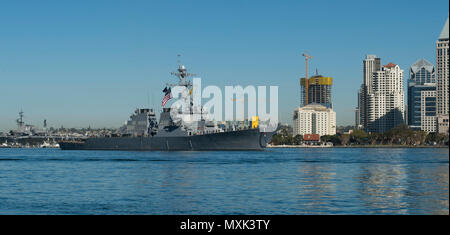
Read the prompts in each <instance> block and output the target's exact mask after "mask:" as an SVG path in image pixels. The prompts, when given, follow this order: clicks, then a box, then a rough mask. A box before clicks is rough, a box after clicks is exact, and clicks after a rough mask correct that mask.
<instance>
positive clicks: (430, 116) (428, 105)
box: [407, 59, 436, 132]
mask: <svg viewBox="0 0 450 235" xmlns="http://www.w3.org/2000/svg"><path fill="white" fill-rule="evenodd" d="M435 82H436V80H435V70H434V66H433V65H432V64H431V63H430V62H428V61H426V60H425V59H421V60H418V61H417V62H415V63H414V64H413V65H411V68H410V69H409V80H408V105H407V107H408V108H407V113H408V115H407V121H408V122H407V123H408V126H409V127H411V128H413V129H416V130H423V131H426V132H435V131H436V83H435Z"/></svg>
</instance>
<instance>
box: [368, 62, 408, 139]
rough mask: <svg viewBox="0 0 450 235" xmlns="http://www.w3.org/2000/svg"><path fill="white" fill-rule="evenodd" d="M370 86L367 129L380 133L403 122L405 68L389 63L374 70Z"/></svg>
mask: <svg viewBox="0 0 450 235" xmlns="http://www.w3.org/2000/svg"><path fill="white" fill-rule="evenodd" d="M368 87H371V89H369V90H368V96H367V113H368V114H367V130H368V131H369V132H378V133H380V132H385V131H388V130H390V129H392V128H394V127H396V126H398V125H400V124H403V123H404V92H403V70H402V69H400V67H399V66H398V65H396V64H393V63H389V64H387V65H385V66H383V67H382V68H381V70H378V71H375V72H373V76H372V81H371V84H370V85H369V86H368Z"/></svg>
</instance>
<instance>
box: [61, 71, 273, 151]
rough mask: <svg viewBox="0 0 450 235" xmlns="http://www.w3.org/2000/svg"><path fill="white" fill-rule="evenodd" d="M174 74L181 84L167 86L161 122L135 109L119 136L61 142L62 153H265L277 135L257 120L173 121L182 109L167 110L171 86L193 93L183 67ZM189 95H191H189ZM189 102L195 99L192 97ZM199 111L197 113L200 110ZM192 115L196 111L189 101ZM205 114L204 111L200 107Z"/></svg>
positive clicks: (145, 111)
mask: <svg viewBox="0 0 450 235" xmlns="http://www.w3.org/2000/svg"><path fill="white" fill-rule="evenodd" d="M171 74H172V75H175V76H176V77H178V79H179V81H178V84H174V85H170V84H167V86H166V88H165V89H164V90H163V92H164V93H165V96H164V99H163V102H162V107H163V109H162V112H161V113H160V118H159V122H158V120H157V118H156V114H155V112H154V111H153V109H136V111H135V112H134V114H132V115H131V116H130V119H129V120H128V121H127V122H126V124H125V125H124V126H122V127H121V128H120V129H119V133H120V134H119V135H115V136H103V137H88V138H83V139H78V140H62V141H60V142H59V146H60V148H61V149H63V150H132V151H152V150H159V151H203V150H263V149H264V148H265V147H266V145H267V144H268V143H269V142H270V140H271V137H272V135H273V134H274V133H275V132H274V131H272V132H264V131H261V130H264V129H263V128H260V127H259V126H258V119H257V118H256V119H255V118H253V119H252V121H251V123H250V122H249V124H248V125H244V122H242V124H243V125H242V126H240V125H226V124H224V123H218V122H215V121H209V120H207V119H205V118H204V117H203V115H201V119H200V120H199V121H193V122H184V121H183V120H180V119H177V118H174V117H176V116H177V115H174V114H177V113H178V112H179V110H174V109H173V108H164V105H165V103H166V102H167V101H168V100H169V99H170V98H172V97H171V93H170V92H171V87H174V86H183V87H185V88H186V90H188V91H190V92H189V93H191V92H192V89H193V86H192V82H191V81H188V80H187V78H188V77H192V76H193V74H190V73H188V72H187V69H186V68H185V66H183V65H180V64H179V65H178V69H177V71H176V72H172V73H171ZM189 95H190V94H189ZM189 99H192V97H190V98H189ZM197 111H198V110H197ZM188 112H189V114H190V115H194V114H195V112H196V109H195V107H193V104H192V102H190V107H189V111H188ZM200 112H201V114H203V112H204V111H203V109H202V108H201V107H200Z"/></svg>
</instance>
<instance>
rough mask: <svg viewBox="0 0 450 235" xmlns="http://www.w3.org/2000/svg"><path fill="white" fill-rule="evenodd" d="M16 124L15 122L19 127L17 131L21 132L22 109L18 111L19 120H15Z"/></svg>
mask: <svg viewBox="0 0 450 235" xmlns="http://www.w3.org/2000/svg"><path fill="white" fill-rule="evenodd" d="M16 122H17V126H18V127H19V130H22V127H23V124H24V122H23V111H22V109H20V112H19V118H18V119H17V120H16Z"/></svg>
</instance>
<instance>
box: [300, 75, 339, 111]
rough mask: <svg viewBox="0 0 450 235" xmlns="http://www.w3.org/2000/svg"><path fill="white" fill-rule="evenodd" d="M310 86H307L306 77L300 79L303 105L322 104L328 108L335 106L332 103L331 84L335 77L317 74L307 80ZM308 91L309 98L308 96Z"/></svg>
mask: <svg viewBox="0 0 450 235" xmlns="http://www.w3.org/2000/svg"><path fill="white" fill-rule="evenodd" d="M307 84H308V88H307V89H306V86H305V78H301V79H300V86H301V105H302V106H305V105H308V104H313V103H315V104H321V105H323V106H325V107H327V108H333V107H332V104H331V86H332V85H333V78H331V77H323V76H322V75H315V76H312V77H310V78H308V80H307ZM306 91H307V92H308V98H306Z"/></svg>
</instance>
